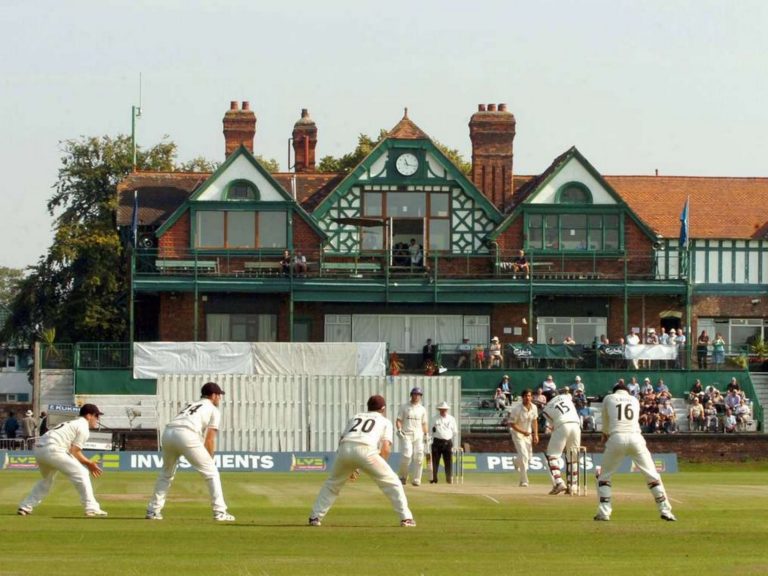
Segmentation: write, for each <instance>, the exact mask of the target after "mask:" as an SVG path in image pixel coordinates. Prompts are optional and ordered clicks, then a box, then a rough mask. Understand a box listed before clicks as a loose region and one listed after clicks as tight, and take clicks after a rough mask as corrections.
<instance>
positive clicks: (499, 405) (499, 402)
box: [493, 386, 507, 412]
mask: <svg viewBox="0 0 768 576" xmlns="http://www.w3.org/2000/svg"><path fill="white" fill-rule="evenodd" d="M493 404H494V406H495V407H496V410H498V411H499V412H504V410H506V408H507V397H506V396H505V395H504V390H502V389H501V386H499V387H498V388H496V392H495V393H494V395H493Z"/></svg>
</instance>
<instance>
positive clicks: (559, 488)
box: [549, 484, 568, 496]
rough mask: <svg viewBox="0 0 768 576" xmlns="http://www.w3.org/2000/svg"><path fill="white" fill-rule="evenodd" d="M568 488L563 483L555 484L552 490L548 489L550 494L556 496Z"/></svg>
mask: <svg viewBox="0 0 768 576" xmlns="http://www.w3.org/2000/svg"><path fill="white" fill-rule="evenodd" d="M566 490H568V488H566V487H565V484H556V485H555V487H554V488H552V490H550V491H549V495H550V496H557V495H558V494H562V493H563V492H565V491H566Z"/></svg>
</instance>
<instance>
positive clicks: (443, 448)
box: [432, 438, 453, 484]
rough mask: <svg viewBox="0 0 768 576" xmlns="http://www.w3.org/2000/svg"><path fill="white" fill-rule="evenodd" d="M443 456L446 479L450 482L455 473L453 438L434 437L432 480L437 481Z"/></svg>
mask: <svg viewBox="0 0 768 576" xmlns="http://www.w3.org/2000/svg"><path fill="white" fill-rule="evenodd" d="M441 456H442V458H443V467H444V468H445V481H446V482H447V483H448V484H450V483H451V474H452V473H453V440H441V439H440V438H433V439H432V482H437V470H438V469H439V467H440V457H441Z"/></svg>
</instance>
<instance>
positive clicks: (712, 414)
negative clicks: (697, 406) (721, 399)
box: [704, 400, 720, 432]
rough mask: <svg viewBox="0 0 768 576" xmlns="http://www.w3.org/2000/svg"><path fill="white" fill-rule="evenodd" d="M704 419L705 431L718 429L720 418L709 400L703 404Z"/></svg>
mask: <svg viewBox="0 0 768 576" xmlns="http://www.w3.org/2000/svg"><path fill="white" fill-rule="evenodd" d="M704 419H705V421H706V428H707V432H717V431H718V430H719V429H720V419H719V418H718V416H717V408H715V405H714V404H712V401H711V400H710V401H709V402H707V405H706V406H704Z"/></svg>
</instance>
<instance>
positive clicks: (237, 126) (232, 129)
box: [222, 100, 256, 157]
mask: <svg viewBox="0 0 768 576" xmlns="http://www.w3.org/2000/svg"><path fill="white" fill-rule="evenodd" d="M222 124H224V147H225V157H228V156H229V155H230V154H232V152H234V151H235V150H237V149H238V148H239V147H240V145H241V144H242V145H243V146H245V147H246V148H247V149H248V151H249V152H250V153H251V154H253V138H254V136H256V114H254V113H253V111H252V110H251V105H250V103H249V102H243V107H242V108H240V107H239V105H238V103H237V101H236V100H233V101H232V102H230V103H229V110H227V112H226V113H225V114H224V120H223V121H222Z"/></svg>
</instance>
